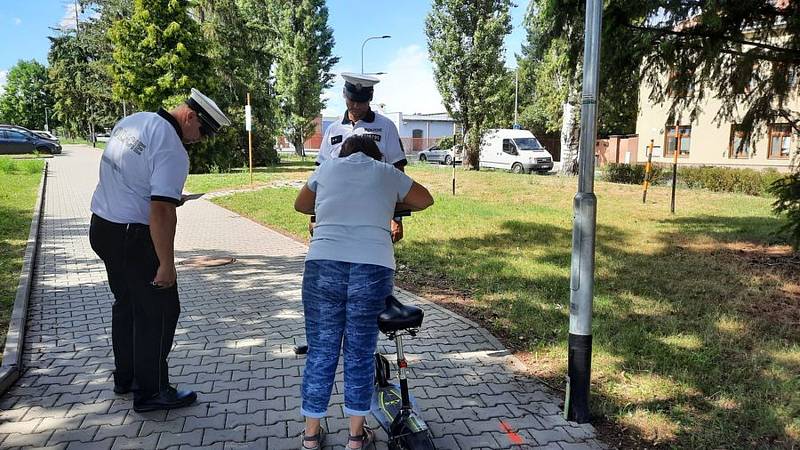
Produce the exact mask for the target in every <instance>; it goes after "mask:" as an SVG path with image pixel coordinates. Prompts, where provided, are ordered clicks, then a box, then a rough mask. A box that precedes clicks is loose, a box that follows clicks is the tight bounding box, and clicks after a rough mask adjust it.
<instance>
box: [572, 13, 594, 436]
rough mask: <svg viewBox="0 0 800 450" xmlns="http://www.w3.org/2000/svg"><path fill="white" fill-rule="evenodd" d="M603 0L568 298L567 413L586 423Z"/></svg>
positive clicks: (584, 112) (584, 103) (588, 29)
mask: <svg viewBox="0 0 800 450" xmlns="http://www.w3.org/2000/svg"><path fill="white" fill-rule="evenodd" d="M602 17H603V0H586V22H585V26H584V30H585V31H584V45H583V94H582V95H581V140H580V159H579V162H580V163H579V165H578V193H577V194H575V199H574V200H573V208H574V211H575V217H574V219H573V225H572V267H571V276H570V296H569V344H568V346H569V354H568V359H567V371H568V372H567V392H566V399H565V401H564V415H565V416H566V418H567V420H571V421H575V422H578V423H587V422H589V420H590V415H589V381H590V379H591V366H592V302H593V299H594V248H595V235H596V225H597V197H596V196H595V195H594V147H595V141H596V140H597V92H598V79H599V66H600V28H601V26H602Z"/></svg>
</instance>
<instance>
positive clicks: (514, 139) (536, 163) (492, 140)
mask: <svg viewBox="0 0 800 450" xmlns="http://www.w3.org/2000/svg"><path fill="white" fill-rule="evenodd" d="M480 167H481V168H484V167H489V168H495V169H505V170H510V171H512V172H514V173H531V172H538V173H546V172H549V171H550V170H552V169H553V155H551V154H550V152H548V151H547V149H546V148H544V147H543V146H542V144H541V143H539V140H538V139H536V136H534V135H533V133H531V132H530V131H527V130H511V129H493V130H487V131H486V133H484V135H483V139H481V148H480Z"/></svg>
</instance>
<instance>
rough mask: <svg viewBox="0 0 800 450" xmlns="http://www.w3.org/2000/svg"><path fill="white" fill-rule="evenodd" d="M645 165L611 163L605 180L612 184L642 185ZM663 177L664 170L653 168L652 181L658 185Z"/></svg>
mask: <svg viewBox="0 0 800 450" xmlns="http://www.w3.org/2000/svg"><path fill="white" fill-rule="evenodd" d="M644 169H645V166H644V165H638V164H615V163H610V164H608V165H606V167H605V174H604V179H605V180H606V181H610V182H612V183H625V184H642V183H644ZM662 176H663V168H662V167H660V166H657V165H653V166H652V170H651V172H650V181H651V182H652V183H653V184H657V183H659V182H660V181H661V178H662Z"/></svg>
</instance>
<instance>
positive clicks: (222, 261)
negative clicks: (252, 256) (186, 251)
mask: <svg viewBox="0 0 800 450" xmlns="http://www.w3.org/2000/svg"><path fill="white" fill-rule="evenodd" d="M235 261H236V258H231V257H229V256H208V255H203V256H192V257H191V258H186V259H184V260H183V261H181V262H180V264H181V265H182V266H189V267H218V266H225V265H228V264H231V263H233V262H235Z"/></svg>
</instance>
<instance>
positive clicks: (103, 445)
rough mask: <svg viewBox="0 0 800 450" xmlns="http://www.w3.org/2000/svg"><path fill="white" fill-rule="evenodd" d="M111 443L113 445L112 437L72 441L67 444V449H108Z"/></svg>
mask: <svg viewBox="0 0 800 450" xmlns="http://www.w3.org/2000/svg"><path fill="white" fill-rule="evenodd" d="M112 445H114V438H108V439H103V440H102V441H92V442H78V441H74V442H70V443H69V444H68V445H67V450H109V449H110V448H111V446H112Z"/></svg>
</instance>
